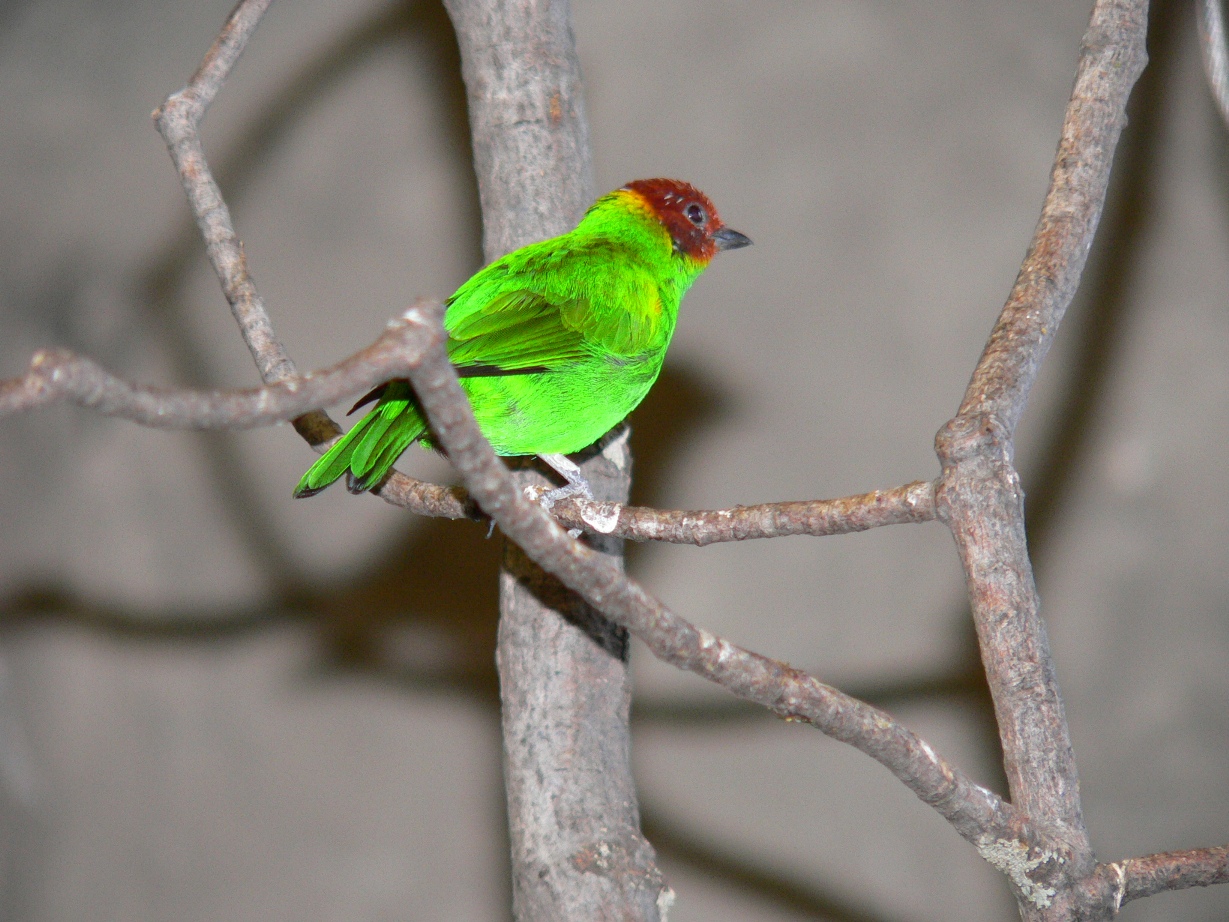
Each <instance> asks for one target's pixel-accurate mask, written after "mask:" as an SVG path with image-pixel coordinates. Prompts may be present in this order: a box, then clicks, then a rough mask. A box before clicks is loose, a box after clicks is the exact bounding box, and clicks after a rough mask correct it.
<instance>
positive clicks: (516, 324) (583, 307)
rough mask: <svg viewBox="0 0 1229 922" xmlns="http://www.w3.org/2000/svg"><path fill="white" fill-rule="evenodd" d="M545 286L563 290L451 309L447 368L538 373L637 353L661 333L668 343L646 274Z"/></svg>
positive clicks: (518, 293)
mask: <svg viewBox="0 0 1229 922" xmlns="http://www.w3.org/2000/svg"><path fill="white" fill-rule="evenodd" d="M543 287H559V288H560V289H561V290H558V291H549V292H542V291H533V290H528V289H519V290H515V291H505V292H501V293H499V294H497V295H495V296H493V297H491V298H489V299H486V300H483V299H481V298H474V299H472V300H470V299H467V300H469V303H467V304H460V303H457V304H453V305H450V308H449V311H448V314H447V316H446V317H445V320H444V325H445V327H446V328H447V330H448V335H449V343H448V354H449V357H450V358H451V359H452V362H453V364H454V365H456V366H458V368H459V369H465V368H467V367H468V368H471V373H475V374H492V373H494V374H498V373H500V371H498V370H502V371H503V373H507V372H512V373H516V372H517V371H518V370H519V371H522V372H524V371H527V370H529V369H532V370H534V371H543V370H551V369H557V368H560V367H564V366H566V365H568V364H570V363H572V362H576V361H579V360H582V359H585V358H588V357H591V356H593V355H601V354H606V355H610V354H613V355H618V356H624V357H632V356H637V355H641V354H643V353H646V352H649V351H651V350H653V349H655V348H657V347H658V346H659V345H660V344H661V343H662V340H663V334H664V336H665V338H666V339H668V336H669V331H666V330H664V329H663V327H664V324H663V322H662V306H661V297H660V295H659V293H658V288H657V285H656V284H654V283H653V280H652V279H651V278H650V277H649V276H648V274H647V273H638V272H625V273H619V274H611V273H594V274H593V275H590V276H589V277H587V278H585V279H584V281H583V283H582V284H579V285H578V284H575V283H573V284H571V285H566V286H543ZM475 294H477V293H475ZM475 301H477V302H478V303H477V304H475V303H474V302H475ZM478 369H488V370H482V371H480V370H478ZM496 369H498V370H496ZM462 374H464V371H462Z"/></svg>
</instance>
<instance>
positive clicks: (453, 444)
mask: <svg viewBox="0 0 1229 922" xmlns="http://www.w3.org/2000/svg"><path fill="white" fill-rule="evenodd" d="M407 320H408V321H409V322H410V324H411V325H421V326H422V327H423V329H424V334H426V330H427V327H428V326H430V325H431V324H434V323H437V322H438V319H437V318H433V317H430V316H428V315H427V314H426V313H425V311H411V312H410V313H408V314H407ZM409 377H410V380H411V382H412V383H413V385H414V391H415V393H416V394H417V395H418V398H419V401H420V403H421V405H422V407H423V410H424V411H425V412H426V414H427V416H428V418H429V419H430V421H431V427H432V431H433V432H435V433H436V435H437V437H438V438H439V440H440V443H441V445H442V446H443V447H444V449H445V450H446V451H447V452H448V457H449V458H450V459H451V461H452V462H453V464H454V465H455V466H456V468H457V470H458V471H459V472H460V473H461V476H462V478H463V479H464V481H465V484H466V487H467V488H468V489H469V492H470V495H471V496H473V497H474V499H475V500H476V501H477V502H478V504H479V505H480V506H481V507H482V508H483V509H484V510H485V511H486V512H487V514H489V515H490V516H491V517H492V518H493V519H494V520H495V521H496V522H497V523H498V524H499V527H500V528H501V529H502V530H503V531H504V533H505V534H506V535H507V536H508V537H509V538H510V539H511V540H512V541H514V542H516V544H517V545H518V546H520V547H521V548H522V549H523V550H524V552H525V553H526V555H528V557H529V558H530V559H531V560H533V561H534V562H535V563H537V564H538V565H539V566H541V567H542V568H543V569H545V570H547V571H548V572H550V573H551V574H553V575H554V576H556V577H557V578H558V579H559V580H560V581H561V582H562V583H563V584H564V585H566V586H567V587H568V588H569V589H571V590H572V591H574V592H576V593H577V594H578V595H580V596H581V597H583V598H584V599H585V600H586V601H587V602H588V603H589V604H590V605H592V606H594V607H595V608H597V609H598V610H600V611H601V612H602V613H603V614H605V615H606V616H607V617H609V618H611V619H612V620H614V621H616V622H617V623H619V624H621V625H623V626H624V627H626V628H627V629H628V630H629V631H631V632H632V633H633V634H634V635H636V636H637V637H638V638H640V639H641V640H642V641H644V643H645V644H646V645H647V646H648V647H649V648H650V649H651V650H652V651H653V653H654V654H655V655H656V656H658V657H659V658H660V659H662V660H664V661H665V662H668V663H670V664H671V665H674V666H677V667H679V668H681V669H687V670H690V671H692V672H695V673H696V674H698V675H700V676H702V677H704V678H706V679H708V680H710V681H712V682H715V683H717V684H719V685H721V686H723V687H724V688H726V689H727V690H728V691H731V692H733V693H734V694H735V695H738V696H739V697H741V698H746V699H748V700H751V701H755V702H758V703H759V704H762V705H764V706H765V707H768V708H770V709H771V710H772V711H774V712H775V713H776V714H778V715H779V716H781V717H783V718H785V719H786V720H797V721H803V722H806V723H809V724H811V725H812V726H814V727H815V728H816V729H818V730H820V731H821V732H823V733H825V734H826V735H828V736H831V737H833V738H834V739H837V740H840V741H841V742H845V743H848V744H850V745H852V746H854V747H855V748H857V749H859V750H861V751H862V752H865V753H866V754H867V755H869V756H871V757H872V758H874V759H875V760H876V761H878V762H879V763H880V764H882V765H884V766H885V767H886V768H887V769H888V770H889V771H890V772H892V774H894V775H895V776H896V777H897V778H899V779H900V780H901V781H902V782H903V783H904V784H905V785H906V786H907V787H909V789H910V790H912V791H913V792H914V793H915V794H916V795H917V796H918V797H919V798H921V799H922V800H923V801H924V802H926V803H928V804H930V805H931V806H932V807H934V808H935V809H936V810H937V811H938V812H939V813H940V815H942V816H943V817H944V818H946V819H947V820H948V821H949V822H950V823H951V824H952V825H953V826H954V827H955V828H956V830H957V832H959V833H960V835H962V836H964V837H965V838H966V839H968V840H969V841H970V842H974V843H975V844H978V845H979V846H982V845H983V844H984V843H985V842H986V841H988V840H989V841H994V840H997V839H1001V838H1003V837H1012V838H1013V839H1025V840H1029V841H1031V840H1032V837H1033V833H1032V831H1031V829H1029V828H1028V826H1027V824H1026V823H1025V822H1024V821H1023V818H1022V816H1021V815H1020V814H1019V813H1018V812H1017V811H1016V809H1015V808H1014V807H1012V806H1011V805H1010V804H1007V803H1005V802H1004V801H1003V800H1002V799H1001V798H999V797H998V796H997V795H995V794H994V793H993V792H991V791H988V790H986V789H985V788H983V787H981V786H980V785H977V784H975V783H974V782H973V781H971V780H970V779H969V778H967V777H966V776H965V775H964V774H963V773H962V772H960V771H959V770H958V769H956V768H954V767H952V766H951V765H949V764H948V763H947V762H945V761H944V760H943V759H942V758H940V757H939V756H938V755H936V754H935V752H934V750H933V749H932V748H931V747H930V746H929V745H928V744H927V743H926V742H925V741H923V740H922V739H920V738H919V737H917V736H916V735H915V734H914V733H912V732H911V731H909V730H908V729H906V728H905V727H903V726H902V725H900V724H899V723H897V722H896V721H895V720H893V719H892V718H891V717H890V716H889V715H888V714H886V713H884V712H883V711H880V710H878V709H876V708H873V707H871V706H870V705H867V704H864V703H863V702H860V701H856V700H854V699H852V698H849V697H848V696H846V695H843V694H842V693H841V692H839V691H837V690H836V689H833V688H831V687H829V686H827V685H824V684H823V683H821V682H819V681H818V680H817V679H815V678H813V677H812V676H809V675H807V674H805V673H803V672H801V671H800V670H797V669H794V668H792V667H790V666H788V665H786V664H785V663H781V662H777V661H775V660H771V659H768V658H767V657H763V656H760V655H758V654H756V653H752V652H750V651H747V650H744V649H742V648H741V647H738V646H736V645H734V644H732V643H730V642H729V641H727V640H724V639H722V638H719V637H716V636H714V635H713V634H710V633H709V632H708V631H705V630H703V629H699V628H696V627H695V626H693V625H692V624H690V623H689V622H687V621H686V620H684V619H683V618H680V617H679V616H677V615H675V614H673V613H672V612H670V611H669V610H668V609H666V608H665V607H664V606H663V605H662V604H661V603H660V602H658V601H657V600H656V599H654V598H653V597H652V596H650V595H649V594H648V593H647V592H645V590H644V589H643V588H642V587H641V586H639V585H638V584H637V583H636V582H635V581H633V580H631V579H629V578H628V577H627V576H626V575H624V574H623V573H622V571H621V570H620V569H619V568H618V567H617V566H615V565H613V564H612V563H611V562H610V561H609V560H606V559H605V558H604V557H602V556H601V555H599V554H597V553H595V552H594V551H592V550H590V549H589V548H587V547H585V546H584V545H583V544H581V543H580V542H577V541H573V540H571V539H570V538H568V536H567V534H566V533H565V532H564V531H563V529H561V528H560V527H559V526H558V525H557V524H556V523H555V522H554V521H552V520H551V519H550V518H549V517H548V516H547V515H546V514H545V513H544V512H543V511H542V509H541V508H540V507H539V506H538V505H537V504H536V503H532V502H530V501H528V500H527V499H526V498H525V497H524V495H523V494H522V493H521V491H520V490H519V489H518V488H517V486H516V485H515V483H514V482H513V480H512V477H511V475H510V474H509V472H508V470H507V468H505V467H504V465H503V464H502V463H501V462H500V460H499V459H498V458H497V457H496V456H495V454H494V452H493V451H492V450H491V447H490V445H489V444H488V443H487V442H486V440H485V439H484V438H483V437H482V433H481V432H480V431H479V429H478V427H477V424H476V423H475V422H474V417H473V412H472V411H471V409H470V407H469V402H468V400H466V398H465V394H464V392H463V391H462V390H461V388H460V385H459V384H458V381H457V377H456V372H455V370H454V369H453V368H452V366H451V365H450V364H449V363H448V360H447V356H446V355H445V354H444V352H443V350H442V349H440V348H432V349H429V350H427V351H426V352H424V353H423V358H422V361H421V363H420V364H418V365H416V366H415V367H412V368H411V369H410V372H409Z"/></svg>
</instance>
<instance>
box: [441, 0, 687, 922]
mask: <svg viewBox="0 0 1229 922" xmlns="http://www.w3.org/2000/svg"><path fill="white" fill-rule="evenodd" d="M445 5H446V7H447V9H448V13H449V15H450V16H451V17H452V21H453V24H454V25H455V27H456V30H457V39H458V44H459V46H460V49H461V64H462V76H463V77H464V79H465V86H466V91H467V93H468V98H469V114H470V126H471V131H472V134H473V139H474V168H475V171H476V172H477V175H478V190H479V196H480V200H481V204H482V215H483V225H484V236H483V249H484V252H485V254H486V257H487V259H495V258H497V257H498V256H500V255H502V254H504V253H506V252H508V251H509V250H513V249H515V248H517V247H519V246H523V245H525V244H527V243H530V242H533V241H535V240H541V239H544V238H547V237H551V236H554V235H556V234H560V233H564V232H566V231H568V230H571V228H572V227H573V226H575V224H576V222H577V220H578V219H579V218H580V215H581V214H582V213H583V211H584V209H585V208H586V207H587V206H588V204H589V203H590V202H591V201H592V200H593V197H594V189H593V179H592V159H591V153H590V148H589V129H588V122H587V121H586V117H585V111H584V99H583V96H582V92H581V79H580V65H579V61H578V59H577V56H576V48H575V40H574V38H573V35H572V23H571V10H570V8H569V6H568V3H567V0H545V2H539V3H533V2H527V0H447V2H446V3H445ZM619 450H620V452H622V451H623V449H622V447H620V449H619ZM582 469H583V471H584V473H585V475H586V476H587V477H588V478H589V479H590V481H591V482H592V483H594V486H595V487H598V486H599V484H600V489H601V492H600V493H599V494H598V496H599V497H600V498H602V499H607V500H616V501H621V502H624V501H626V499H627V490H628V486H629V483H630V461H626V462H625V463H623V464H614V463H611V462H610V461H609V459H606V461H605V463H603V461H602V456H600V455H599V456H597V457H596V458H593V459H590V460H589V461H588V462H586V463H584V464H583V465H582ZM518 480H519V482H520V483H521V485H522V486H525V485H529V484H531V483H541V482H542V481H541V479H540V475H539V474H537V472H535V471H533V470H532V469H525V470H523V472H522V473H521V474H520V475H519V477H518ZM600 546H601V549H602V551H603V553H605V554H607V555H609V556H610V557H612V558H614V559H616V560H620V559H621V555H622V550H621V542H619V541H615V540H607V539H602V540H601V542H600ZM497 659H498V664H499V678H500V697H501V701H502V707H503V712H502V714H503V727H504V773H505V784H506V786H507V793H508V805H509V824H508V825H509V832H510V835H511V839H512V843H511V844H512V867H513V870H512V873H513V912H514V914H515V916H516V918H517V919H520V920H530V919H533V920H548V919H561V920H562V919H593V920H599V919H658V918H659V917H660V912H661V910H660V908H659V907H660V904H661V902H662V901H663V900H666V899H668V897H664V896H663V894H667V893H669V891H668V889H666V888H665V885H664V884H663V882H662V880H661V875H660V874H659V873H658V871H657V868H656V865H655V862H654V855H653V850H652V848H650V847H649V845H648V843H647V842H646V841H645V840H644V838H643V837H642V836H641V835H640V832H639V826H640V817H639V812H638V809H637V805H636V798H635V791H634V788H633V785H632V780H631V765H630V755H629V750H630V728H629V719H630V718H629V712H630V705H631V695H630V687H629V677H628V673H627V638H626V634H625V632H624V631H623V630H622V629H621V628H617V627H616V626H614V625H613V624H611V623H610V622H608V621H607V620H606V619H605V618H603V617H602V616H601V615H600V614H598V613H597V612H596V611H595V610H593V609H592V608H589V607H588V606H587V605H585V604H584V603H583V602H582V601H581V600H580V599H579V598H578V597H577V596H575V595H574V594H572V593H571V592H570V591H568V590H566V589H564V588H563V586H562V585H560V584H559V583H558V581H556V580H555V579H554V578H553V577H551V576H548V575H546V574H545V573H543V572H542V571H541V570H540V569H538V568H537V566H536V565H534V564H532V563H531V562H530V561H529V560H528V559H527V558H525V557H524V555H523V554H522V553H521V552H520V551H519V550H518V549H515V548H512V547H509V549H508V551H507V554H506V556H505V566H504V570H503V573H502V575H501V577H500V630H499V642H498V652H497Z"/></svg>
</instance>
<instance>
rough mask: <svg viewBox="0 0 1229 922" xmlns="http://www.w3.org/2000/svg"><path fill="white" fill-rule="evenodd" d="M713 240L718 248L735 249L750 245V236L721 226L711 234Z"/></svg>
mask: <svg viewBox="0 0 1229 922" xmlns="http://www.w3.org/2000/svg"><path fill="white" fill-rule="evenodd" d="M713 240H714V241H716V243H717V249H718V250H737V249H738V248H739V247H749V246H751V238H750V237H748V236H747V235H746V234H740V233H739V232H738V231H736V230H732V229H730V228H728V227H723V228H721V230H719V231H717V233H715V234H713Z"/></svg>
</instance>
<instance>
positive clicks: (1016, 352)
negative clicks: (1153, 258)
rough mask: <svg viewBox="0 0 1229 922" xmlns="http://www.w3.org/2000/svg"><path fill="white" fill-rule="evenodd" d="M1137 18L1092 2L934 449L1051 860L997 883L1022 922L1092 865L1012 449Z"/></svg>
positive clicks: (1136, 67)
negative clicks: (1033, 211) (1011, 262)
mask: <svg viewBox="0 0 1229 922" xmlns="http://www.w3.org/2000/svg"><path fill="white" fill-rule="evenodd" d="M1147 7H1148V4H1147V2H1146V0H1098V2H1097V3H1096V5H1095V7H1094V9H1093V13H1092V20H1091V22H1090V24H1089V27H1088V30H1087V32H1086V33H1085V35H1084V41H1083V44H1082V48H1081V56H1080V64H1079V70H1078V73H1077V76H1076V81H1075V87H1074V89H1073V91H1072V95H1071V101H1070V103H1069V104H1068V107H1067V112H1066V117H1065V119H1064V122H1063V129H1062V135H1061V138H1060V141H1059V145H1058V153H1057V155H1056V157H1055V160H1054V168H1053V172H1052V174H1051V178H1050V189H1049V192H1048V193H1047V195H1046V200H1045V204H1044V206H1043V208H1042V213H1041V218H1040V221H1039V222H1038V225H1037V229H1036V231H1035V233H1034V236H1033V241H1032V244H1031V245H1030V247H1029V251H1028V254H1027V256H1026V258H1025V260H1024V264H1023V266H1022V267H1021V269H1020V274H1019V276H1018V278H1017V279H1016V283H1015V286H1014V287H1013V288H1012V291H1011V294H1010V296H1009V297H1008V299H1007V303H1006V305H1005V306H1004V308H1003V310H1002V313H1001V314H1000V316H999V319H998V323H997V324H996V325H995V328H994V331H993V333H992V334H991V336H990V340H989V342H988V343H987V345H986V348H985V351H984V352H983V354H982V357H981V360H980V361H979V363H978V365H977V368H976V370H975V371H974V373H973V378H972V381H971V382H970V384H969V387H968V390H967V391H966V393H965V397H964V400H963V402H962V403H961V406H960V410H959V412H958V414H957V416H956V417H955V418H954V419H953V420H952V421H951V422H949V423H948V424H947V425H946V426H945V427H944V428H943V429H942V430H940V432H939V434H938V436H937V437H936V440H935V445H936V450H937V453H938V455H939V459H940V461H941V462H942V465H943V474H942V477H941V480H940V484H939V487H938V490H937V492H936V506H937V512H938V515H939V517H940V518H941V519H942V520H943V521H944V522H946V523H947V524H948V526H949V527H950V528H951V530H952V534H953V536H954V537H955V539H956V544H957V548H958V551H959V554H960V557H961V562H962V564H963V566H964V570H965V576H966V580H967V585H968V593H969V599H970V602H971V605H972V609H973V617H974V621H975V623H976V625H977V631H978V639H979V642H980V645H981V652H982V660H983V662H984V664H985V666H986V674H987V679H988V681H989V685H990V690H991V693H992V695H993V697H994V703H995V714H996V717H997V719H998V724H999V733H1000V737H1001V739H1002V744H1003V753H1004V762H1005V768H1006V771H1007V778H1008V783H1009V785H1010V790H1011V798H1012V803H1013V804H1015V805H1016V806H1017V807H1019V808H1020V809H1021V810H1022V811H1023V812H1024V814H1025V815H1026V816H1028V817H1029V819H1030V821H1032V822H1033V823H1035V824H1036V825H1037V826H1038V827H1039V828H1041V829H1042V830H1044V832H1045V833H1046V836H1047V838H1048V839H1050V840H1051V843H1052V848H1053V850H1052V851H1050V850H1047V852H1046V854H1045V855H1044V858H1045V860H1043V861H1039V862H1034V861H1033V859H1032V858H1030V859H1029V860H1028V861H1027V862H1025V863H1022V864H1021V863H1017V864H1016V865H1015V867H1016V869H1017V870H1018V871H1019V873H1012V872H1010V871H1009V872H1008V873H1009V877H1011V879H1012V882H1013V884H1014V885H1015V890H1016V895H1017V899H1018V900H1019V901H1020V905H1021V910H1022V913H1023V915H1024V917H1025V918H1026V919H1043V918H1044V919H1049V918H1053V919H1061V918H1067V917H1068V916H1067V915H1066V913H1067V912H1068V910H1069V906H1068V903H1069V901H1070V900H1071V899H1073V898H1074V897H1073V895H1072V893H1071V890H1072V887H1073V885H1074V882H1075V881H1078V880H1081V879H1084V878H1086V877H1087V876H1088V875H1090V874H1091V873H1092V872H1093V870H1094V858H1093V853H1092V847H1091V845H1090V843H1089V840H1088V833H1087V829H1086V828H1085V825H1084V819H1083V815H1082V810H1081V806H1080V797H1079V779H1078V775H1077V772H1076V765H1075V758H1074V755H1073V752H1072V749H1071V741H1070V736H1069V733H1068V729H1067V721H1066V716H1065V714H1064V712H1063V703H1062V698H1061V696H1060V693H1059V689H1058V682H1057V679H1056V676H1055V671H1054V664H1053V660H1052V657H1051V654H1050V648H1049V641H1048V639H1047V637H1046V631H1045V625H1044V623H1043V621H1042V619H1041V616H1040V603H1039V600H1038V597H1037V590H1036V585H1035V584H1034V581H1033V572H1032V566H1031V563H1030V561H1029V557H1028V549H1027V546H1026V543H1025V536H1024V497H1023V493H1022V491H1021V489H1020V482H1019V476H1018V475H1017V473H1016V471H1015V468H1014V467H1013V465H1012V456H1013V453H1014V448H1013V444H1012V439H1013V436H1014V433H1015V429H1016V425H1017V424H1018V422H1019V419H1020V415H1021V413H1022V412H1023V410H1024V407H1025V404H1026V402H1027V400H1028V395H1029V392H1030V390H1031V388H1032V385H1033V382H1034V381H1035V379H1036V376H1037V371H1038V369H1039V367H1040V365H1041V362H1042V360H1043V358H1044V357H1045V354H1046V352H1047V351H1048V350H1049V347H1050V345H1051V343H1052V342H1053V339H1054V335H1055V333H1056V331H1057V329H1058V325H1059V322H1060V321H1061V320H1062V317H1063V314H1064V313H1065V311H1066V309H1067V306H1068V305H1069V304H1070V302H1071V299H1072V297H1073V296H1074V294H1075V290H1076V287H1077V286H1078V284H1079V279H1080V275H1081V273H1082V272H1083V268H1084V264H1085V261H1086V259H1087V256H1088V251H1089V247H1090V246H1091V243H1092V238H1093V234H1094V232H1095V231H1096V227H1097V224H1098V221H1099V220H1100V216H1101V209H1102V206H1103V204H1104V200H1105V193H1106V188H1107V186H1108V181H1109V174H1110V167H1111V165H1112V162H1113V154H1114V149H1115V146H1116V145H1117V142H1118V138H1119V135H1120V134H1121V132H1122V128H1123V126H1124V125H1125V123H1126V116H1125V107H1126V101H1127V98H1128V96H1129V95H1130V91H1131V88H1132V86H1133V85H1134V83H1135V81H1136V79H1137V78H1138V76H1139V74H1140V72H1141V71H1142V70H1143V67H1144V63H1145V61H1146V53H1145V49H1144V37H1145V32H1146V28H1147ZM1000 857H1001V858H1002V860H1004V861H1009V860H1011V856H1010V854H1008V852H1003V853H1002V854H1001V856H1000ZM1004 870H1007V868H1006V867H1004Z"/></svg>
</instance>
